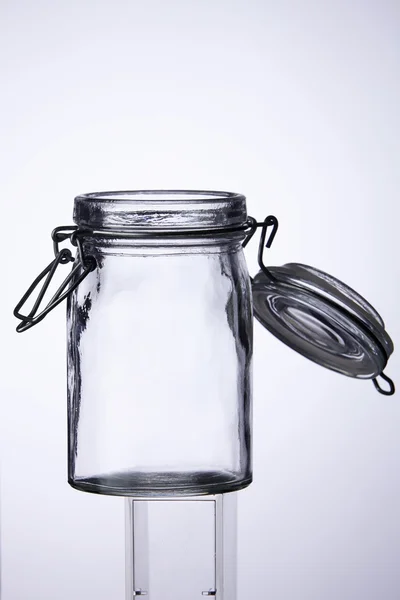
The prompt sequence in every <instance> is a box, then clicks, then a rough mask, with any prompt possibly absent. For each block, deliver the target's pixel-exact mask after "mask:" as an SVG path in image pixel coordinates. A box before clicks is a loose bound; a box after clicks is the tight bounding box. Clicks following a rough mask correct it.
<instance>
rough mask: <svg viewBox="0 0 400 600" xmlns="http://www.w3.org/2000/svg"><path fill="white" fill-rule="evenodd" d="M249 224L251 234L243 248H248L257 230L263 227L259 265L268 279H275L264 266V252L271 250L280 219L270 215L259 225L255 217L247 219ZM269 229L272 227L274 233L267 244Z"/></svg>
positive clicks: (259, 247) (248, 234)
mask: <svg viewBox="0 0 400 600" xmlns="http://www.w3.org/2000/svg"><path fill="white" fill-rule="evenodd" d="M247 222H248V227H249V232H248V233H247V235H246V237H245V239H244V242H243V248H245V247H246V246H247V244H248V243H249V242H250V240H251V238H252V237H253V235H254V234H255V232H256V230H257V228H258V227H262V229H261V235H260V242H259V244H258V255H257V258H258V264H259V267H260V269H261V270H262V272H263V273H264V275H265V276H266V277H268V279H275V277H274V276H273V275H272V273H271V272H270V271H269V270H268V269H267V267H266V266H265V264H264V250H265V248H270V247H271V245H272V242H273V241H274V238H275V236H276V233H277V231H278V227H279V223H278V219H277V218H276V217H274V215H269V216H268V217H266V218H265V219H264V221H263V222H262V223H259V222H258V221H256V220H255V219H253V217H249V218H248V219H247ZM269 227H272V231H271V233H270V234H269V237H268V239H267V242H265V240H266V237H267V231H268V228H269Z"/></svg>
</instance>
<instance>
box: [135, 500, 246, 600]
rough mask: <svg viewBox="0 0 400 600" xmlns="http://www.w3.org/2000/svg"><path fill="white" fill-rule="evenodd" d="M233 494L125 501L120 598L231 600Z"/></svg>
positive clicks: (234, 537) (233, 593)
mask: <svg viewBox="0 0 400 600" xmlns="http://www.w3.org/2000/svg"><path fill="white" fill-rule="evenodd" d="M236 521H237V495H236V493H230V494H222V495H218V496H205V497H196V498H184V499H181V498H179V499H173V500H171V499H168V500H165V499H162V498H154V499H153V498H152V499H146V500H141V499H139V500H136V499H135V500H134V499H132V498H127V499H126V596H125V598H126V600H134V599H135V598H137V597H139V596H146V600H188V598H193V599H195V598H199V600H201V597H202V596H203V597H207V596H208V597H211V598H214V599H215V600H236V578H237V535H236V528H237V524H236Z"/></svg>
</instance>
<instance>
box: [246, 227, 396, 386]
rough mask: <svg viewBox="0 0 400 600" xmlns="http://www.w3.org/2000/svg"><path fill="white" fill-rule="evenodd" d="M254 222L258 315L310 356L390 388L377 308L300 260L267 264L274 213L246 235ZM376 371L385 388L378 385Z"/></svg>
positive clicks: (387, 345)
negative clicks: (257, 236)
mask: <svg viewBox="0 0 400 600" xmlns="http://www.w3.org/2000/svg"><path fill="white" fill-rule="evenodd" d="M271 225H272V226H273V230H272V233H271V235H270V237H269V239H268V242H267V244H265V239H266V233H267V229H268V227H269V226H271ZM257 227H263V229H262V234H261V239H260V244H259V251H258V262H259V266H260V269H261V270H260V271H259V273H257V275H256V276H255V277H254V279H253V280H252V290H253V305H254V315H255V317H256V318H257V320H258V321H259V322H260V323H261V324H262V325H263V326H264V327H265V328H266V329H268V330H269V331H270V332H271V333H272V334H273V335H274V336H275V337H277V338H278V339H280V340H281V341H282V342H284V343H285V344H286V345H287V346H289V347H290V348H292V349H293V350H296V351H297V352H299V353H300V354H302V355H303V356H305V357H306V358H308V359H310V360H312V361H313V362H315V363H317V364H319V365H321V366H324V367H326V368H328V369H331V370H333V371H336V372H338V373H342V374H343V375H347V376H348V377H356V378H359V379H372V380H373V383H374V386H375V388H376V389H377V391H378V392H380V393H381V394H383V395H385V396H391V395H392V394H394V392H395V386H394V383H393V381H392V380H391V379H390V378H389V377H388V376H387V375H385V374H384V373H383V370H384V369H385V367H386V364H387V361H388V359H389V357H390V355H391V354H392V352H393V342H392V340H391V338H390V337H389V335H388V334H387V332H386V330H385V324H384V322H383V320H382V318H381V316H380V315H379V314H378V313H377V311H376V310H375V309H374V308H373V307H372V306H371V305H370V304H369V302H367V301H366V300H365V299H364V298H363V297H362V296H360V295H359V294H358V293H357V292H355V291H354V290H353V289H351V288H350V287H349V286H347V285H346V284H344V283H343V282H341V281H339V280H338V279H335V278H334V277H332V276H331V275H328V274H327V273H324V272H323V271H319V270H318V269H315V268H313V267H310V266H307V265H303V264H299V263H290V264H286V265H284V266H282V267H266V266H265V264H264V261H263V252H264V248H265V247H270V245H271V242H272V240H273V238H274V236H275V234H276V229H277V227H278V222H277V220H276V219H275V217H267V219H266V220H265V221H264V223H256V222H254V224H253V230H252V231H250V238H251V236H252V235H253V234H254V232H255V230H256V228H257ZM248 241H249V239H246V240H245V243H247V242H248ZM379 376H380V377H382V378H383V379H384V380H385V381H386V383H387V384H388V389H385V388H382V387H381V386H380V385H379V383H378V380H377V378H378V377H379Z"/></svg>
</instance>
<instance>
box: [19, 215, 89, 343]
mask: <svg viewBox="0 0 400 600" xmlns="http://www.w3.org/2000/svg"><path fill="white" fill-rule="evenodd" d="M84 233H85V232H84V231H82V230H78V228H77V227H71V226H61V227H56V228H55V229H54V230H53V232H52V234H51V237H52V240H53V249H54V255H55V259H54V260H52V261H51V263H50V264H49V265H47V267H46V268H45V269H43V271H42V272H41V273H40V274H39V275H38V276H37V277H36V279H35V280H34V281H33V283H32V284H31V285H30V286H29V288H28V289H27V291H26V292H25V294H24V295H23V296H22V298H21V300H20V301H19V302H18V304H17V306H16V307H15V309H14V316H15V317H17V319H20V320H21V323H19V325H18V327H17V331H18V333H21V332H22V331H26V330H27V329H29V328H30V327H33V325H36V324H37V323H39V322H40V321H41V320H42V319H44V317H45V316H46V315H47V314H48V313H49V312H50V311H51V310H53V308H55V307H56V306H57V305H58V304H60V302H62V301H63V300H65V298H67V296H68V295H69V294H70V293H71V292H73V291H74V290H75V288H77V287H78V285H79V284H80V283H81V281H83V280H84V279H85V277H86V276H87V275H88V274H89V273H90V271H93V269H95V267H96V261H95V259H94V257H93V256H86V257H85V256H84V254H83V249H82V243H81V235H82V234H84ZM67 239H70V241H71V244H73V245H74V246H76V247H77V249H78V251H77V255H76V257H75V258H74V257H73V256H72V252H71V250H69V248H62V249H60V243H61V242H64V241H65V240H67ZM70 262H73V263H75V264H74V266H73V268H72V270H71V272H70V273H69V275H68V276H67V277H66V278H65V279H64V281H63V282H62V284H61V285H60V287H59V288H58V289H57V291H56V292H55V294H54V295H53V297H52V298H51V300H50V301H49V302H48V304H47V305H46V306H45V308H44V309H43V310H42V311H41V312H38V310H39V307H40V304H41V302H42V300H43V297H44V295H45V293H46V291H47V289H48V287H49V284H50V282H51V280H52V278H53V276H54V273H55V272H56V270H57V267H58V266H59V265H65V264H68V263H70ZM79 271H82V272H81V273H80V275H79V276H78V277H76V278H75V276H76V275H77V273H78V272H79ZM43 279H44V282H43V285H42V287H41V289H40V291H39V294H38V296H37V298H36V300H35V302H34V305H33V307H32V309H31V311H30V312H29V313H28V314H27V315H23V314H21V313H20V310H21V308H22V307H23V306H24V304H25V303H26V301H27V300H28V298H29V297H30V296H31V295H32V293H33V291H34V290H35V289H36V287H37V286H38V285H39V283H40V282H41V281H42V280H43ZM71 281H73V283H72V284H71V285H69V286H68V284H69V283H70V282H71ZM67 286H68V288H67ZM65 288H67V289H65Z"/></svg>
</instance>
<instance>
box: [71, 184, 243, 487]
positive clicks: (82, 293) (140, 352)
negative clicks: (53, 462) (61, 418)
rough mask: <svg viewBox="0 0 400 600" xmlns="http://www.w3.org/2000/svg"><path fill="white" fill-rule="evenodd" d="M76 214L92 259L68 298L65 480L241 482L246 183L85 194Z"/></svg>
mask: <svg viewBox="0 0 400 600" xmlns="http://www.w3.org/2000/svg"><path fill="white" fill-rule="evenodd" d="M74 220H75V223H76V224H77V225H78V228H79V230H80V231H82V229H83V230H84V234H83V235H82V237H81V244H82V251H83V253H84V255H85V256H86V257H89V256H91V257H93V258H94V259H95V262H96V267H95V268H94V270H93V271H91V272H90V273H89V275H88V276H87V277H86V278H85V279H84V280H83V281H82V282H81V283H80V284H79V285H78V286H77V288H76V289H75V290H74V292H73V293H72V294H71V295H70V297H69V299H68V414H69V482H70V484H71V485H72V486H73V487H75V488H78V489H80V490H84V491H91V492H97V493H102V494H111V495H129V496H143V497H147V496H164V495H165V496H180V495H184V496H188V495H202V494H219V493H224V492H230V491H234V490H238V489H241V488H243V487H246V486H247V485H249V484H250V483H251V480H252V466H251V362H252V301H251V290H250V278H249V275H248V272H247V267H246V262H245V259H244V255H243V250H242V243H243V240H244V238H245V233H244V229H245V225H246V221H247V214H246V202H245V198H244V196H241V195H240V194H233V193H224V192H211V193H210V192H154V191H151V192H116V193H102V194H86V195H83V196H78V197H77V198H76V199H75V211H74Z"/></svg>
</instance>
